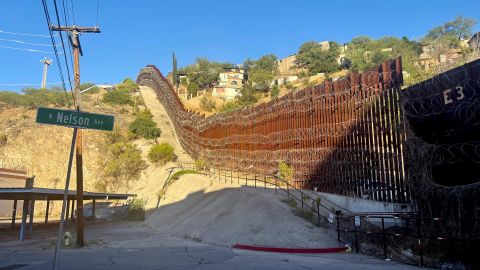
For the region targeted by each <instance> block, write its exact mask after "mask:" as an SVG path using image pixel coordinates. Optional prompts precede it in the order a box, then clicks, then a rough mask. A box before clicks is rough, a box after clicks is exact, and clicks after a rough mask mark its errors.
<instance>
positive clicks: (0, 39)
mask: <svg viewBox="0 0 480 270" xmlns="http://www.w3.org/2000/svg"><path fill="white" fill-rule="evenodd" d="M0 41H8V42H15V43H20V44H27V45H34V46H46V47H50V46H52V45H51V44H43V43H31V42H26V41H21V40H16V39H6V38H0ZM57 46H59V45H57Z"/></svg>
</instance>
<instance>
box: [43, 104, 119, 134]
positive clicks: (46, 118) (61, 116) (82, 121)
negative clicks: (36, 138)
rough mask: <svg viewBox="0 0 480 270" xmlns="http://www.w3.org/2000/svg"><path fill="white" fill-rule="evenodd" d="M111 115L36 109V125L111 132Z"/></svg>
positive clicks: (112, 118)
mask: <svg viewBox="0 0 480 270" xmlns="http://www.w3.org/2000/svg"><path fill="white" fill-rule="evenodd" d="M113 120H114V117H113V115H108V114H96V113H87V112H82V111H71V110H59V109H51V108H38V111H37V123H40V124H48V125H57V126H66V127H77V128H86V129H98V130H113V122H114V121H113Z"/></svg>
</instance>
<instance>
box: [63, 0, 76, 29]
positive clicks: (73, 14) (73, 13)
mask: <svg viewBox="0 0 480 270" xmlns="http://www.w3.org/2000/svg"><path fill="white" fill-rule="evenodd" d="M64 1H65V0H64ZM70 4H71V9H72V17H73V24H76V22H75V10H74V9H73V0H70Z"/></svg>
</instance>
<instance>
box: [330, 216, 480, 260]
mask: <svg viewBox="0 0 480 270" xmlns="http://www.w3.org/2000/svg"><path fill="white" fill-rule="evenodd" d="M336 221H337V222H336V223H337V224H336V225H337V231H338V241H341V242H344V243H349V244H351V246H352V247H353V249H354V250H355V252H360V253H367V254H368V255H373V256H376V257H382V258H384V259H389V260H394V261H399V262H402V263H407V264H412V265H418V266H420V267H424V266H429V267H438V266H439V263H440V261H439V259H440V257H442V256H443V255H445V254H457V256H458V257H457V258H460V259H463V261H466V263H469V260H471V259H474V257H472V254H473V253H474V252H475V250H478V248H477V245H478V243H479V241H480V230H479V226H480V219H456V218H437V217H421V216H420V215H418V214H417V213H357V214H352V215H337V216H336ZM432 247H433V248H432ZM405 250H408V251H409V252H407V253H409V254H407V253H405V252H404V253H403V254H402V252H401V251H405ZM472 251H473V252H472ZM469 254H470V255H469ZM462 256H463V258H462ZM469 256H470V257H469ZM472 269H473V268H472Z"/></svg>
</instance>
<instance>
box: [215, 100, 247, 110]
mask: <svg viewBox="0 0 480 270" xmlns="http://www.w3.org/2000/svg"><path fill="white" fill-rule="evenodd" d="M241 107H242V106H241V105H240V104H239V103H238V102H236V101H227V102H225V103H224V104H223V105H222V108H221V109H220V110H221V111H222V112H232V111H235V110H238V109H240V108H241Z"/></svg>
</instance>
